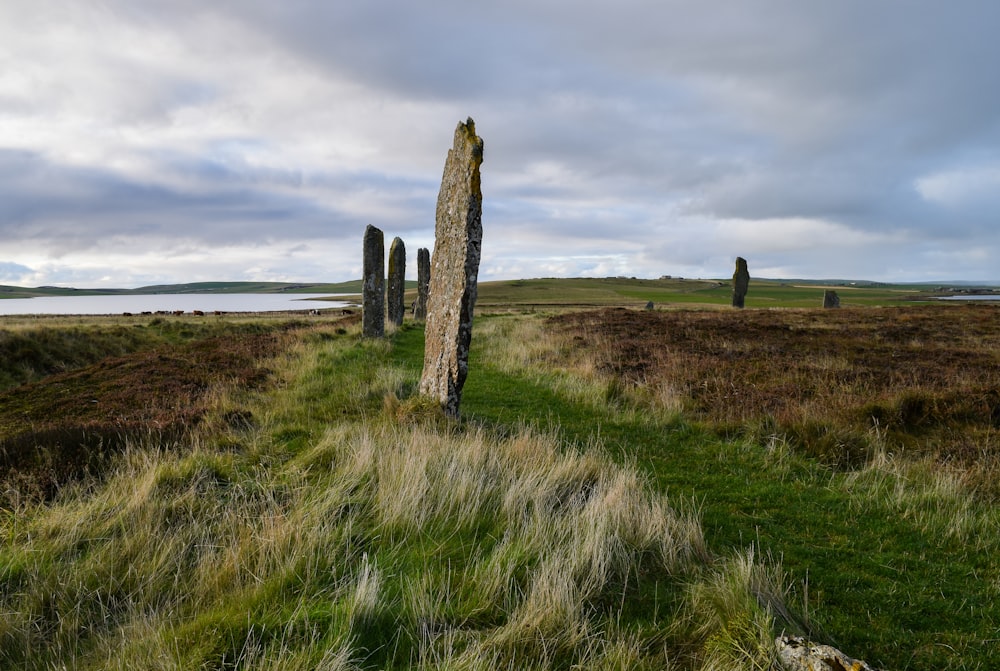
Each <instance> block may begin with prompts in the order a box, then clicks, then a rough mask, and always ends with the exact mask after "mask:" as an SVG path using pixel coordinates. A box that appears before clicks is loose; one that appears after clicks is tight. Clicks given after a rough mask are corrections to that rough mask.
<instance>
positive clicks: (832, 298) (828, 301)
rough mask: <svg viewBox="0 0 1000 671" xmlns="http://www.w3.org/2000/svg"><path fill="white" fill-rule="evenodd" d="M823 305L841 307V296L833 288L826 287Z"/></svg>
mask: <svg viewBox="0 0 1000 671" xmlns="http://www.w3.org/2000/svg"><path fill="white" fill-rule="evenodd" d="M823 307H825V308H839V307H840V296H838V295H837V292H836V291H834V290H833V289H826V290H824V291H823Z"/></svg>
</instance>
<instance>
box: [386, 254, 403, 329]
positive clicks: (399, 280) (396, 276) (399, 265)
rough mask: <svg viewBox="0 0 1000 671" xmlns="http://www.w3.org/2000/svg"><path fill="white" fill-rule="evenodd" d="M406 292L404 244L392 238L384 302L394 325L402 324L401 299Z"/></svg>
mask: <svg viewBox="0 0 1000 671" xmlns="http://www.w3.org/2000/svg"><path fill="white" fill-rule="evenodd" d="M405 293H406V245H404V244H403V241H402V240H400V239H399V238H393V239H392V244H391V245H389V291H388V294H387V295H386V303H387V306H388V312H389V321H390V322H391V323H392V324H395V325H396V326H402V325H403V312H404V311H405V310H406V303H405V302H404V300H403V297H404V294H405Z"/></svg>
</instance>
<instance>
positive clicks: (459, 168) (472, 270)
mask: <svg viewBox="0 0 1000 671" xmlns="http://www.w3.org/2000/svg"><path fill="white" fill-rule="evenodd" d="M482 162H483V140H482V138H480V137H478V136H477V135H476V125H475V123H474V122H473V121H472V119H469V120H468V121H466V122H465V123H459V124H458V127H457V128H456V129H455V141H454V145H453V147H452V148H451V149H450V150H449V151H448V158H447V160H446V161H445V164H444V176H443V177H442V178H441V191H440V192H438V200H437V216H436V221H435V226H434V258H433V264H434V265H433V269H432V270H431V279H430V294H429V296H428V298H427V326H426V328H425V332H424V370H423V374H422V375H421V377H420V393H421V394H424V395H425V396H429V397H431V398H433V399H435V400H437V401H438V402H439V403H440V404H441V406H442V407H443V408H444V411H445V413H447V414H448V415H450V416H452V417H457V416H458V406H459V402H460V401H461V396H462V386H463V385H464V384H465V378H466V376H467V375H468V372H469V345H470V344H471V343H472V311H473V308H474V307H475V305H476V292H477V288H478V278H479V258H480V253H481V245H482V239H483V221H482V218H483V216H482V215H483V193H482V189H481V187H480V182H479V166H480V165H481V164H482Z"/></svg>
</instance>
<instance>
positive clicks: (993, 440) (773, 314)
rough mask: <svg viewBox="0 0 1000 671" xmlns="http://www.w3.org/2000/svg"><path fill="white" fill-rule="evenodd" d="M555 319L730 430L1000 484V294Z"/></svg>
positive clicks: (621, 372) (818, 451)
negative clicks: (948, 469)
mask: <svg viewBox="0 0 1000 671" xmlns="http://www.w3.org/2000/svg"><path fill="white" fill-rule="evenodd" d="M551 323H552V324H554V325H556V326H557V327H559V328H561V329H562V330H564V331H566V332H568V333H571V334H572V335H573V342H574V343H575V345H576V347H578V348H581V349H587V350H590V351H593V352H594V353H595V355H596V356H597V357H598V360H599V363H598V365H599V367H600V369H601V370H602V372H605V373H607V374H608V375H609V376H611V377H612V379H614V380H617V381H620V382H619V384H623V385H624V386H625V387H626V388H629V389H633V390H636V391H641V390H649V391H652V392H654V393H652V394H650V395H649V397H650V398H656V399H660V400H662V399H663V398H664V397H670V398H672V399H673V401H674V402H675V403H676V404H677V406H678V407H679V408H681V409H683V410H684V411H685V412H687V413H693V415H694V416H695V417H697V418H698V419H699V420H701V421H706V422H709V423H711V424H712V425H714V426H716V427H719V428H720V429H722V430H725V431H733V430H738V431H748V430H749V431H755V432H761V431H763V432H764V434H763V436H762V437H773V436H779V437H781V438H784V439H787V440H788V441H789V442H790V443H791V444H792V445H794V446H796V447H799V448H800V449H803V450H805V451H807V452H810V453H812V454H813V455H815V456H818V457H820V458H822V459H824V460H826V461H827V462H829V463H831V464H833V465H837V466H844V467H851V466H857V465H859V464H861V463H863V462H864V461H865V460H866V459H867V458H869V457H870V456H871V455H872V453H873V451H874V450H875V449H876V448H878V449H884V450H889V451H892V452H901V453H906V454H910V455H913V456H918V455H919V456H922V457H926V456H932V457H934V458H937V459H939V460H941V461H943V462H949V463H951V464H957V465H960V466H961V467H963V468H964V469H966V470H967V472H968V474H969V477H970V478H972V479H975V480H976V481H977V483H976V485H977V487H978V488H979V489H980V490H981V491H982V490H987V489H988V490H993V491H992V493H991V496H995V495H996V494H997V493H998V492H1000V490H998V489H997V487H996V485H995V484H991V481H992V480H995V478H991V477H986V476H987V475H988V474H989V473H990V472H991V471H993V467H994V466H997V465H998V454H1000V449H998V447H1000V445H998V438H997V429H998V428H1000V365H998V363H1000V362H998V356H1000V311H998V310H997V308H996V306H991V305H963V306H955V305H947V306H943V305H942V306H913V307H900V308H881V309H879V308H859V309H843V310H749V311H740V312H736V311H731V310H722V311H694V310H678V311H656V312H649V311H643V312H640V311H633V310H625V309H607V310H601V311H593V312H579V313H573V314H566V315H562V316H559V317H554V318H552V320H551ZM993 472H995V471H993Z"/></svg>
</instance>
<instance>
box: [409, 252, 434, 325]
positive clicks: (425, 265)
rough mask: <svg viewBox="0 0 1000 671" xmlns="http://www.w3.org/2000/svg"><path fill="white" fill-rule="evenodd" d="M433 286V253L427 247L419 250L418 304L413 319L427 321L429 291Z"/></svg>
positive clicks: (415, 305)
mask: <svg viewBox="0 0 1000 671" xmlns="http://www.w3.org/2000/svg"><path fill="white" fill-rule="evenodd" d="M430 284H431V252H430V250H428V249H427V248H425V247H421V248H420V249H418V250H417V302H416V303H415V304H414V307H413V318H414V319H417V320H420V321H423V320H425V319H427V290H428V287H430Z"/></svg>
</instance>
